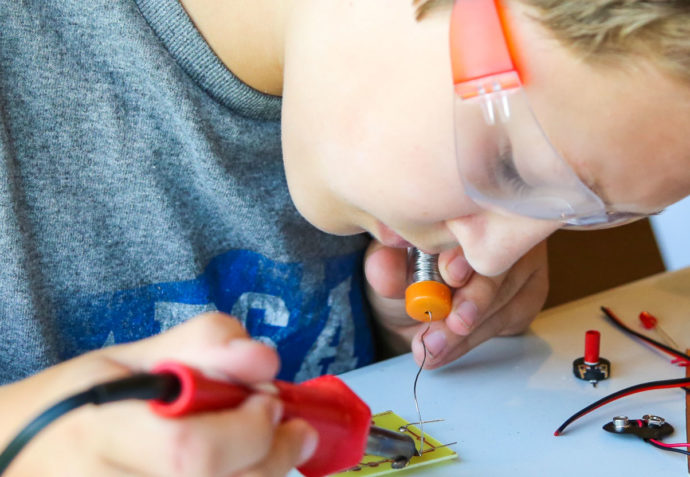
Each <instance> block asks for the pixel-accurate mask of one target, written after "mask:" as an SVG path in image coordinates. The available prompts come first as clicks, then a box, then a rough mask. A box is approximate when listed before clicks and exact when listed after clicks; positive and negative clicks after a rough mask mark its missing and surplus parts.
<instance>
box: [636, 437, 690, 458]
mask: <svg viewBox="0 0 690 477" xmlns="http://www.w3.org/2000/svg"><path fill="white" fill-rule="evenodd" d="M644 441H645V442H646V443H647V444H651V445H653V446H654V447H656V448H657V449H661V450H665V451H669V452H678V453H679V454H685V455H690V451H686V450H683V449H678V448H676V447H666V446H662V445H659V444H657V443H656V442H652V441H651V440H650V439H645V440H644Z"/></svg>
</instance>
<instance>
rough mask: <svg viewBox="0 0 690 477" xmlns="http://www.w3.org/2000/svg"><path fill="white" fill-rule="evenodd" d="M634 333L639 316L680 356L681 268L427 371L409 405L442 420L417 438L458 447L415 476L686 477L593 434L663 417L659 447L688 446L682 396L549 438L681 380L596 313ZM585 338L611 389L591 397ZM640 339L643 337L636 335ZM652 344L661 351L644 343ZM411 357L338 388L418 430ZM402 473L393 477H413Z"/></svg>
mask: <svg viewBox="0 0 690 477" xmlns="http://www.w3.org/2000/svg"><path fill="white" fill-rule="evenodd" d="M602 305H605V306H608V307H610V308H611V309H613V311H614V312H616V313H617V314H618V315H619V317H621V318H622V319H623V320H624V321H626V322H627V323H629V324H632V325H633V326H638V319H637V316H638V314H639V312H640V311H642V310H648V311H650V312H651V313H653V314H655V315H656V316H658V317H659V319H660V320H661V323H662V325H663V327H664V329H665V330H666V331H667V332H669V333H670V334H671V335H672V336H674V338H675V339H676V342H678V343H679V345H680V346H683V347H690V268H687V269H683V270H679V271H677V272H673V273H666V274H661V275H657V276H654V277H650V278H647V279H645V280H642V281H639V282H635V283H632V284H629V285H626V286H623V287H620V288H616V289H613V290H610V291H607V292H604V293H600V294H597V295H593V296H591V297H588V298H585V299H582V300H579V301H576V302H572V303H569V304H566V305H563V306H560V307H557V308H553V309H550V310H547V311H546V312H543V313H542V314H541V315H540V316H539V317H538V318H537V319H536V320H535V322H534V323H533V325H532V327H531V331H530V332H529V333H528V334H526V335H523V336H519V337H511V338H494V339H492V340H491V341H489V342H487V343H485V344H483V345H481V346H480V347H479V348H477V349H475V350H473V351H471V352H470V353H469V354H467V355H465V356H463V357H462V358H460V359H459V360H458V361H457V362H455V363H453V364H452V365H449V366H447V367H445V368H443V369H440V370H435V371H425V372H423V373H422V375H421V377H420V381H419V388H418V395H419V398H420V405H421V408H422V413H423V417H424V418H425V419H435V418H444V419H445V421H444V422H442V423H435V424H427V425H426V426H425V430H426V431H427V432H429V433H430V434H431V435H433V436H434V437H436V438H438V439H439V440H440V441H442V442H452V441H457V442H458V443H457V445H455V446H454V448H455V450H456V451H457V453H458V455H459V459H458V460H457V461H454V462H451V463H444V464H439V465H437V466H432V467H427V468H423V469H421V470H420V471H419V473H420V474H423V475H428V476H547V475H558V476H559V477H566V476H583V475H589V476H614V477H619V476H646V475H649V476H652V475H654V476H658V475H659V476H660V475H663V476H674V475H678V476H680V475H687V460H686V456H684V455H681V454H676V453H671V452H665V451H662V450H659V449H656V448H654V447H652V446H651V445H649V444H646V443H644V442H643V441H642V440H640V439H637V438H632V437H628V436H619V435H613V434H609V433H607V432H605V431H603V430H602V428H601V427H602V425H604V424H605V423H606V422H608V421H610V420H611V419H612V418H613V417H614V416H617V415H627V416H629V417H631V418H633V417H634V418H639V417H641V416H642V415H644V414H656V415H659V416H662V417H664V418H665V419H666V420H667V421H668V422H669V423H671V424H672V425H673V426H674V428H675V433H674V434H673V435H672V436H669V437H667V438H666V439H665V441H667V442H687V440H686V437H685V427H686V426H685V397H684V392H683V391H682V390H680V389H670V390H659V391H648V392H645V393H640V394H636V395H633V396H628V397H625V398H623V399H621V400H618V401H615V402H613V403H611V404H609V405H607V406H604V407H603V408H600V409H598V410H596V411H594V412H592V413H590V414H588V415H587V416H585V417H583V418H581V419H580V420H579V421H576V422H575V423H574V424H572V425H571V426H570V427H569V428H568V429H566V432H565V434H564V435H563V436H561V437H554V436H553V432H554V430H555V429H556V428H557V427H558V426H559V425H560V424H561V423H562V422H563V421H564V420H565V419H566V418H568V417H569V416H570V415H571V414H573V413H574V412H575V411H577V410H579V409H581V408H583V407H584V406H586V405H588V404H590V403H592V402H594V401H596V400H597V399H600V398H601V397H603V396H605V395H607V394H609V393H611V392H614V391H617V390H619V389H622V388H625V387H628V386H631V385H634V384H638V383H642V382H645V381H652V380H659V379H672V378H679V377H683V376H684V375H685V374H684V373H685V371H684V368H680V367H677V366H673V365H671V364H670V363H669V360H668V359H667V358H666V356H665V355H662V354H660V353H658V352H656V351H653V350H652V349H651V348H649V347H646V346H644V345H642V344H641V343H639V342H636V341H634V340H633V339H631V338H630V337H628V336H626V335H624V334H623V333H622V332H621V331H619V330H617V329H616V328H614V327H613V326H611V325H610V324H609V323H608V322H607V321H606V320H605V319H604V318H603V315H602V313H601V312H600V310H599V307H600V306H602ZM588 329H597V330H599V331H600V332H601V356H602V357H605V358H607V359H609V360H610V361H611V365H612V377H611V379H609V380H606V381H602V382H600V383H599V385H598V386H597V387H596V388H594V387H593V386H592V385H591V384H589V383H587V382H584V381H579V380H576V379H575V378H574V377H573V375H572V362H573V360H574V359H575V358H577V357H580V356H582V355H583V353H584V334H585V331H586V330H588ZM638 330H641V331H644V330H643V329H642V328H641V327H638ZM650 336H652V337H653V338H656V339H659V338H658V336H655V335H654V333H653V332H652V333H650ZM416 371H417V367H416V365H415V363H414V362H413V360H412V358H411V356H410V355H409V354H407V355H403V356H399V357H397V358H394V359H390V360H387V361H383V362H380V363H377V364H374V365H372V366H368V367H365V368H361V369H358V370H355V371H352V372H350V373H346V374H344V375H343V376H342V378H343V379H344V380H345V381H346V382H347V383H348V384H349V385H350V386H351V387H352V388H353V390H354V391H355V392H357V393H358V394H359V395H360V396H361V397H362V398H363V399H364V400H365V401H366V402H367V403H368V404H369V406H370V407H371V409H372V412H374V413H377V412H381V411H385V410H389V409H390V410H393V411H394V412H396V413H397V414H399V415H401V416H402V417H404V418H405V419H407V420H409V421H416V411H415V406H414V402H413V399H412V381H413V378H414V375H415V373H416ZM413 474H414V472H413V471H412V470H409V471H405V473H403V474H402V475H413Z"/></svg>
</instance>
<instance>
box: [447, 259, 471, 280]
mask: <svg viewBox="0 0 690 477" xmlns="http://www.w3.org/2000/svg"><path fill="white" fill-rule="evenodd" d="M446 270H447V271H448V276H449V278H450V279H451V280H452V281H454V282H457V283H464V282H465V281H466V280H467V278H468V277H469V276H470V274H471V273H472V267H470V264H469V263H467V260H466V259H465V257H463V256H462V255H458V256H457V257H455V258H454V259H453V260H452V261H451V262H450V263H449V264H448V266H447V267H446Z"/></svg>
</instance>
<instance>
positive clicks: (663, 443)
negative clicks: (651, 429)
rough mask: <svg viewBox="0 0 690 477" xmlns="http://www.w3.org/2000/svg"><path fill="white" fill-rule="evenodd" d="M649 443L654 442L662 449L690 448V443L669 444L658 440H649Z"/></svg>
mask: <svg viewBox="0 0 690 477" xmlns="http://www.w3.org/2000/svg"><path fill="white" fill-rule="evenodd" d="M649 442H653V443H655V444H656V445H659V446H661V447H690V442H683V443H677V444H667V443H666V442H661V441H658V440H656V439H649Z"/></svg>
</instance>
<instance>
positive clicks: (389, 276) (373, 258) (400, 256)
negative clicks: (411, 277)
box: [364, 240, 407, 298]
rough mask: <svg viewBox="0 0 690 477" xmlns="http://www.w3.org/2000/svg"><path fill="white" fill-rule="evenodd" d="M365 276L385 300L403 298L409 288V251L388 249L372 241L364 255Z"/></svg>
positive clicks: (373, 288)
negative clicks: (407, 287) (406, 288)
mask: <svg viewBox="0 0 690 477" xmlns="http://www.w3.org/2000/svg"><path fill="white" fill-rule="evenodd" d="M364 275H365V276H366V278H367V282H368V283H369V286H370V287H371V288H372V290H373V291H374V292H375V293H376V294H377V295H379V296H381V297H383V298H403V297H404V296H405V287H406V286H407V250H406V249H404V248H391V247H386V246H385V245H383V244H382V243H380V242H379V241H377V240H372V241H371V243H370V244H369V248H368V249H367V251H366V254H365V255H364Z"/></svg>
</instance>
